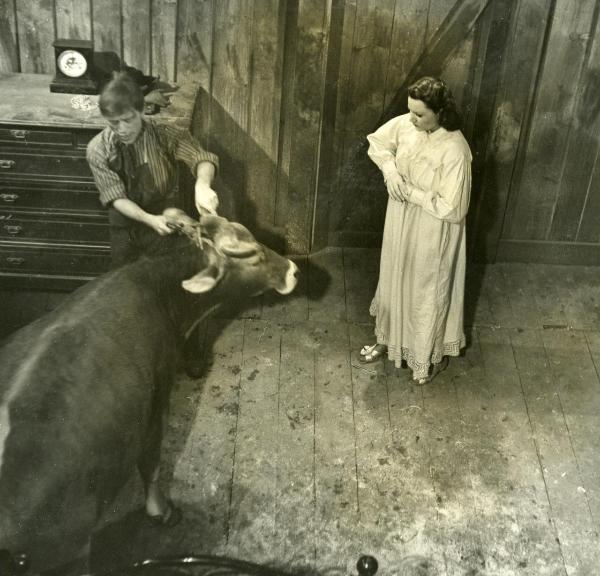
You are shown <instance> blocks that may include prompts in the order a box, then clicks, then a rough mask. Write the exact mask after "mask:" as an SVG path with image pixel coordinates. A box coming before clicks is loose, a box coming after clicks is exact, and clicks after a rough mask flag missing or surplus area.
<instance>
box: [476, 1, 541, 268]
mask: <svg viewBox="0 0 600 576" xmlns="http://www.w3.org/2000/svg"><path fill="white" fill-rule="evenodd" d="M550 6H551V0H532V1H527V2H525V1H520V2H518V3H516V5H514V6H513V11H512V16H511V18H510V20H509V21H506V20H503V17H502V14H501V12H499V13H498V11H497V10H495V11H494V13H493V14H492V16H493V17H494V20H495V22H497V24H496V23H493V25H494V28H493V29H492V30H490V34H491V35H494V30H497V29H498V28H499V27H500V25H502V24H503V25H505V26H506V25H508V26H509V30H508V34H507V39H506V40H505V42H506V48H505V49H504V50H503V51H502V52H500V53H499V54H498V55H496V54H493V53H492V54H491V60H490V59H489V58H488V57H487V56H486V63H485V68H486V69H485V70H484V71H483V79H482V88H481V90H480V94H486V93H489V94H490V97H491V98H493V107H492V112H491V119H490V121H489V122H490V130H489V135H488V137H487V140H486V141H485V142H484V141H481V140H480V139H479V140H478V138H477V137H478V136H479V135H480V134H482V129H481V123H482V120H481V118H480V114H479V110H477V112H476V116H477V118H474V121H476V125H478V128H477V129H476V130H475V129H474V130H473V135H474V137H476V138H475V142H476V144H475V150H474V151H475V156H476V158H477V152H478V150H480V152H479V154H480V155H481V156H480V159H479V160H477V159H476V163H475V164H476V166H475V168H476V171H475V173H474V176H475V179H476V180H479V181H480V184H479V185H478V186H477V185H476V187H475V188H474V190H473V197H472V198H471V208H470V212H469V225H470V226H471V230H472V231H473V233H472V234H471V238H472V242H471V245H473V246H475V249H474V250H473V251H475V250H476V256H477V258H479V259H482V260H487V261H492V262H493V261H494V260H495V258H496V251H497V244H498V240H499V238H500V236H501V234H502V233H503V232H502V228H503V224H506V225H507V226H509V223H510V218H511V216H510V214H511V209H512V208H514V206H513V203H514V198H515V196H516V195H518V188H517V187H515V188H514V189H513V190H512V193H511V195H510V196H509V191H510V189H511V183H512V182H513V172H514V171H515V163H516V161H517V160H518V158H521V157H522V154H521V153H520V152H519V151H520V149H521V144H522V142H523V143H524V142H525V136H524V135H525V134H526V133H527V131H528V126H529V125H530V122H529V117H530V109H531V102H532V101H533V97H534V92H535V80H536V76H537V72H538V68H539V66H540V59H541V56H542V54H541V53H542V50H543V46H544V38H545V31H546V27H547V23H548V17H549V14H550ZM494 8H496V6H494ZM498 18H499V20H497V19H498ZM486 50H487V48H486ZM477 104H478V108H479V103H477ZM482 112H485V113H487V111H485V110H483V111H482ZM484 135H485V132H484ZM480 147H481V149H480ZM484 147H485V149H484ZM478 162H480V163H481V164H480V165H479V166H478V165H477V163H478ZM517 180H518V179H516V180H515V181H517ZM511 207H512V208H511ZM505 211H506V212H507V215H506V218H504V213H505Z"/></svg>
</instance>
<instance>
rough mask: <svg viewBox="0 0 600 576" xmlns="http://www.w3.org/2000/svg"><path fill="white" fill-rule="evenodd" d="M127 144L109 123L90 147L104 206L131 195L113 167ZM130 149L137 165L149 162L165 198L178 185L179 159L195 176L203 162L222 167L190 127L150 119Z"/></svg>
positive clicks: (91, 160)
mask: <svg viewBox="0 0 600 576" xmlns="http://www.w3.org/2000/svg"><path fill="white" fill-rule="evenodd" d="M123 146H124V144H122V143H121V142H120V141H119V139H118V138H117V136H116V135H115V133H114V132H113V130H112V129H111V128H110V127H109V126H107V127H106V128H105V129H104V130H102V132H100V133H99V134H96V136H94V138H92V140H90V142H89V144H88V146H87V161H88V164H89V165H90V168H91V170H92V174H93V175H94V180H95V182H96V187H97V188H98V190H99V192H100V202H101V203H102V205H103V206H108V205H109V204H111V203H112V202H114V201H115V200H117V199H118V198H127V190H126V185H125V183H124V182H123V180H122V179H121V177H120V176H119V174H118V173H117V172H116V171H115V170H114V169H113V167H114V166H115V165H117V164H118V163H119V162H120V154H121V152H120V149H121V147H123ZM127 148H128V149H129V151H130V152H131V153H132V154H131V157H132V159H133V162H134V165H135V166H136V167H137V166H141V165H143V164H146V163H147V164H148V167H149V168H150V173H151V174H152V178H153V180H154V183H155V185H156V188H157V190H158V191H159V192H160V193H161V194H164V195H165V197H167V196H169V195H171V194H172V193H173V191H174V190H175V188H176V186H177V182H178V178H177V161H178V160H181V161H183V162H185V164H186V165H187V166H188V167H189V168H190V170H191V171H192V174H193V175H194V176H195V175H196V167H197V166H198V164H199V163H200V162H212V163H213V164H214V165H215V167H217V168H218V166H219V159H218V158H217V156H216V155H215V154H212V153H211V152H207V151H206V150H204V149H203V148H202V146H200V144H199V143H198V141H197V140H196V139H195V138H194V137H193V136H192V135H191V134H190V133H189V132H188V131H187V130H181V129H178V128H174V127H173V126H166V125H164V124H160V125H159V124H154V123H153V122H151V121H149V120H146V119H144V120H143V121H142V133H141V135H140V136H139V137H138V139H137V140H136V141H135V142H134V143H133V144H130V145H128V146H127ZM111 166H112V167H111Z"/></svg>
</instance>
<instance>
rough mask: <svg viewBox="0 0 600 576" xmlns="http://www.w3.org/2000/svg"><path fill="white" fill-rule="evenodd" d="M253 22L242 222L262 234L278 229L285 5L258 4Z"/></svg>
mask: <svg viewBox="0 0 600 576" xmlns="http://www.w3.org/2000/svg"><path fill="white" fill-rule="evenodd" d="M252 18H253V32H252V45H251V48H250V49H251V54H250V58H251V68H250V78H249V82H250V94H249V107H250V112H249V119H248V136H249V137H248V150H247V163H248V166H249V167H250V170H249V171H248V182H247V188H246V198H245V200H246V205H245V207H244V218H245V220H246V221H247V222H249V223H251V224H253V226H252V228H257V229H260V228H261V227H267V228H272V227H273V226H274V224H275V202H276V192H277V163H278V161H279V158H278V154H279V126H280V121H281V118H280V115H281V92H282V65H283V41H284V27H285V4H282V3H281V2H278V1H277V0H263V1H260V2H255V3H254V13H253V15H252Z"/></svg>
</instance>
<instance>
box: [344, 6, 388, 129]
mask: <svg viewBox="0 0 600 576" xmlns="http://www.w3.org/2000/svg"><path fill="white" fill-rule="evenodd" d="M394 4H395V2H394V0H361V1H360V2H358V3H357V7H356V21H355V24H354V26H355V32H354V46H353V51H354V55H353V58H352V70H351V77H350V82H349V84H348V88H347V89H348V100H347V102H348V111H347V115H346V119H345V123H346V125H347V126H352V127H353V128H354V129H355V130H358V131H361V132H364V133H365V134H367V133H369V132H372V131H373V129H374V128H375V127H376V125H377V122H378V121H379V119H380V118H381V115H382V113H383V107H384V99H385V78H386V72H387V68H388V62H389V60H390V45H391V39H392V26H393V23H394Z"/></svg>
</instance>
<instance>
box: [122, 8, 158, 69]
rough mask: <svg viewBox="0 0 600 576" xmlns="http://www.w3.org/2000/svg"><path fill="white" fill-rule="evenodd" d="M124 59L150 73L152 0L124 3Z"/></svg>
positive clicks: (128, 63) (126, 62)
mask: <svg viewBox="0 0 600 576" xmlns="http://www.w3.org/2000/svg"><path fill="white" fill-rule="evenodd" d="M122 13H123V60H124V61H125V64H127V66H132V67H134V68H137V69H138V70H140V71H141V72H143V73H144V74H150V69H151V67H152V62H151V52H152V48H151V42H152V23H151V15H152V8H151V0H127V2H123V4H122Z"/></svg>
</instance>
